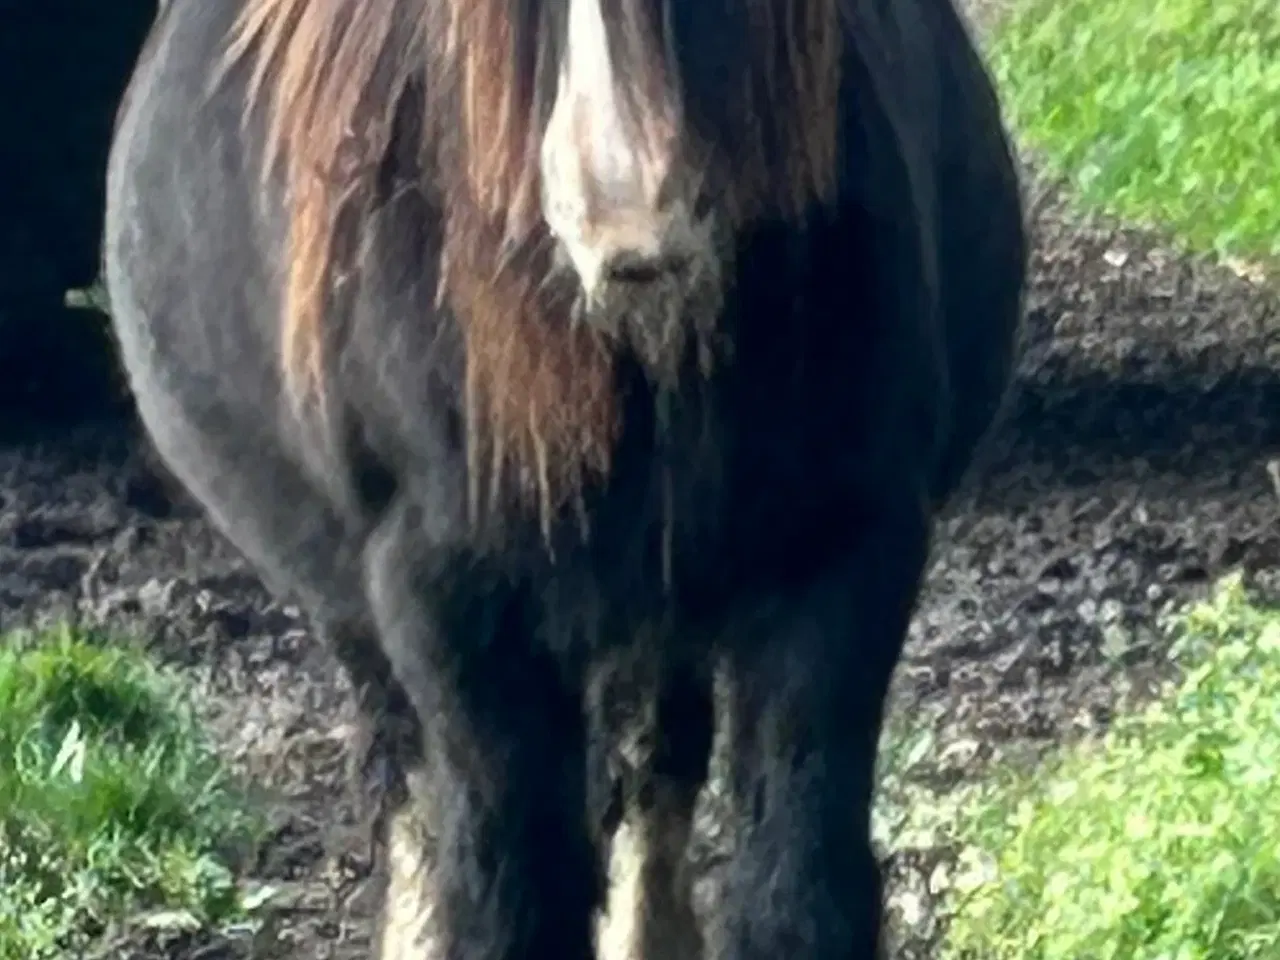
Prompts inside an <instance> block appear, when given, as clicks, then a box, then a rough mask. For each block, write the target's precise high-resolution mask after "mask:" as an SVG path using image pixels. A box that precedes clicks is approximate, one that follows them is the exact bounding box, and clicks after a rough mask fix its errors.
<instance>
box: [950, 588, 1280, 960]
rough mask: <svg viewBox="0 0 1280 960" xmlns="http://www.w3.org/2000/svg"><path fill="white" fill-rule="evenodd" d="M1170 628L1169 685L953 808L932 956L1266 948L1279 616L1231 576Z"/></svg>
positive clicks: (1154, 954)
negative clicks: (947, 901) (951, 883)
mask: <svg viewBox="0 0 1280 960" xmlns="http://www.w3.org/2000/svg"><path fill="white" fill-rule="evenodd" d="M1176 629H1177V632H1178V639H1177V645H1176V647H1175V648H1174V656H1175V657H1176V658H1177V661H1178V663H1179V665H1180V667H1181V668H1182V672H1183V676H1184V679H1183V680H1182V681H1181V682H1180V684H1179V685H1177V686H1176V687H1173V688H1171V689H1170V690H1169V691H1168V695H1167V696H1166V697H1164V698H1162V699H1160V700H1158V701H1157V702H1155V703H1153V704H1151V705H1150V706H1149V707H1147V708H1146V709H1144V710H1142V711H1141V712H1139V713H1136V714H1134V715H1130V716H1125V717H1122V718H1120V719H1119V720H1117V721H1116V722H1115V724H1114V725H1113V727H1112V729H1111V730H1110V731H1109V732H1108V734H1107V735H1106V737H1105V738H1101V739H1099V740H1095V741H1089V742H1087V743H1084V744H1082V745H1079V746H1076V747H1073V748H1071V749H1068V750H1065V751H1063V752H1062V753H1061V754H1060V755H1058V756H1057V757H1056V758H1054V759H1052V760H1050V761H1049V762H1048V763H1046V764H1043V765H1039V766H1037V767H1035V768H1034V769H1031V770H1030V771H1026V770H1015V769H1007V770H1005V771H1003V773H1001V774H1000V775H998V776H996V777H994V778H993V779H991V780H989V781H987V782H986V783H985V784H983V785H982V786H979V787H975V788H973V789H972V790H971V791H970V792H969V793H968V795H967V797H966V799H965V800H964V801H963V802H962V803H960V804H959V808H960V811H961V812H960V817H959V822H958V827H956V832H955V839H956V840H957V841H958V842H959V843H960V844H962V846H963V849H964V851H965V852H964V855H963V857H962V866H963V869H962V870H961V872H960V875H959V879H958V883H957V886H956V890H955V892H954V903H953V906H954V908H955V911H956V912H955V915H954V917H953V918H952V922H951V926H950V939H949V941H948V944H947V951H946V956H948V957H952V958H956V957H966V958H968V957H972V958H981V960H1081V958H1088V960H1254V958H1256V960H1263V958H1274V957H1280V813H1278V811H1280V611H1262V610H1257V609H1254V608H1252V607H1250V606H1249V605H1248V603H1247V602H1246V601H1245V597H1244V592H1243V589H1242V588H1241V586H1240V582H1239V580H1237V579H1233V580H1231V581H1228V582H1227V583H1226V584H1225V585H1224V586H1223V587H1222V588H1221V589H1220V591H1219V592H1218V593H1217V595H1216V596H1215V598H1214V599H1213V600H1212V601H1211V602H1207V603H1204V604H1201V605H1199V606H1197V607H1195V608H1194V609H1192V610H1191V611H1190V612H1189V613H1188V614H1187V615H1186V616H1185V617H1184V618H1183V619H1181V620H1180V622H1179V623H1178V625H1177V628H1176Z"/></svg>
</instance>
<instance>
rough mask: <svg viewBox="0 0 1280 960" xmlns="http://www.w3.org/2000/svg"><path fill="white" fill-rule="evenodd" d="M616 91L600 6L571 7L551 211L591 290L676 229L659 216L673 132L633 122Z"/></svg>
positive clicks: (546, 199)
mask: <svg viewBox="0 0 1280 960" xmlns="http://www.w3.org/2000/svg"><path fill="white" fill-rule="evenodd" d="M617 84H618V78H617V76H616V70H615V66H614V63H613V61H612V59H611V57H610V55H609V43H608V36H607V34H606V32H605V24H604V17H603V12H602V10H601V6H600V0H570V2H569V22H568V36H567V42H566V43H565V47H564V54H563V59H562V61H561V64H560V80H559V87H558V90H557V93H556V101H555V105H554V106H553V107H552V111H551V118H550V120H549V121H548V124H547V130H546V133H545V135H544V137H543V141H542V151H541V160H542V190H543V210H544V216H545V218H546V220H547V224H548V226H549V227H550V228H551V230H552V231H553V232H554V233H555V234H556V235H557V236H558V237H559V238H560V239H561V241H562V242H563V243H564V245H565V248H566V251H567V252H568V254H569V256H570V258H571V259H572V260H573V263H574V266H575V267H576V269H577V271H578V273H579V275H580V277H581V278H582V281H583V285H584V287H585V288H586V289H587V290H588V291H591V290H592V289H593V288H594V287H595V285H596V283H597V281H598V280H599V276H600V271H601V268H602V266H603V264H604V263H605V261H607V260H608V259H609V258H610V257H611V256H613V255H615V254H616V253H618V252H621V251H627V252H634V253H639V254H647V255H656V254H658V253H659V252H660V248H661V246H662V245H663V243H664V242H665V239H666V236H667V233H668V229H667V228H668V225H669V222H670V216H669V214H667V213H664V212H661V211H659V209H658V191H659V190H660V188H661V186H662V182H663V179H664V178H665V176H666V173H667V170H668V168H669V166H670V162H671V149H670V147H671V145H670V136H669V134H666V135H665V136H664V131H666V130H667V129H668V127H667V124H665V123H661V122H654V121H655V120H656V119H657V118H655V117H651V116H642V117H638V118H636V119H637V120H638V121H639V122H628V119H627V117H626V114H625V112H624V104H623V103H622V102H621V101H620V98H619V96H618V87H617ZM652 106H653V105H650V104H642V105H641V110H642V112H645V111H647V110H648V109H649V108H651V107H652ZM664 106H665V105H660V106H659V107H658V110H657V112H658V114H659V115H661V114H662V113H663V112H665V111H664V110H663V107H664Z"/></svg>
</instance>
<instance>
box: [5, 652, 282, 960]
mask: <svg viewBox="0 0 1280 960" xmlns="http://www.w3.org/2000/svg"><path fill="white" fill-rule="evenodd" d="M4 644H5V645H4V647H3V649H0V960H44V958H52V957H63V956H80V955H81V952H82V948H83V945H84V944H85V943H87V942H88V941H89V940H90V939H92V938H93V937H94V936H95V935H97V934H98V933H100V932H101V931H102V930H103V929H105V928H106V927H107V926H108V925H110V924H112V923H113V922H118V921H121V920H128V919H129V918H131V917H138V916H141V915H143V914H148V913H149V914H152V915H156V916H167V917H168V918H169V920H170V922H175V923H186V924H189V925H194V926H199V925H204V924H216V923H218V922H220V921H222V920H226V919H229V918H233V917H235V916H237V915H239V914H240V913H242V912H243V910H244V909H245V908H246V906H248V905H250V904H247V903H246V900H245V898H244V896H243V891H242V890H241V889H240V887H239V886H238V884H237V882H236V877H235V874H234V872H233V866H232V864H233V861H234V857H235V853H236V851H237V850H238V849H239V850H243V849H245V847H246V845H248V844H250V843H251V842H252V840H253V839H254V838H255V837H256V836H257V830H258V829H259V826H260V825H259V823H258V821H256V820H255V819H254V818H253V817H252V816H251V815H250V814H249V813H247V812H246V811H247V809H248V808H247V806H246V804H245V801H244V799H243V798H242V797H241V796H239V794H238V792H237V791H236V789H235V788H234V786H233V785H232V784H231V783H230V782H229V780H228V778H227V776H226V774H225V773H224V771H223V769H222V767H221V765H220V764H219V762H218V759H217V757H216V756H215V755H214V753H213V752H212V750H211V749H210V747H209V746H208V744H207V743H206V742H205V740H204V737H203V736H202V733H201V729H200V726H199V724H198V722H197V720H196V719H195V718H194V716H193V715H192V713H191V711H190V710H189V709H188V707H187V706H186V705H185V704H186V702H187V701H186V700H185V699H184V698H186V697H189V693H188V692H187V691H185V690H184V689H183V688H182V686H181V685H180V684H179V683H178V681H177V680H176V679H174V678H173V677H170V676H168V675H166V674H163V673H161V672H160V671H158V670H157V669H156V668H155V667H153V666H152V665H151V664H150V663H149V662H148V661H147V660H146V658H145V657H144V656H142V655H141V654H140V653H138V652H136V651H134V650H132V649H130V648H128V647H124V646H118V645H107V644H100V643H96V642H91V639H90V638H84V637H81V636H78V635H76V634H75V633H73V632H72V631H70V630H63V631H58V632H55V633H51V634H44V635H40V636H11V637H6V638H4Z"/></svg>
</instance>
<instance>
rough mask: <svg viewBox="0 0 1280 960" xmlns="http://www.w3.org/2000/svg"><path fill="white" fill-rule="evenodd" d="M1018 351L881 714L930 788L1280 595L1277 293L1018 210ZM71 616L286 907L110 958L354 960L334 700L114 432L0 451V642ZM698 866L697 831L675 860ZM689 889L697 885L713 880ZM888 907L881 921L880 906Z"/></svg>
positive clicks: (224, 556)
mask: <svg viewBox="0 0 1280 960" xmlns="http://www.w3.org/2000/svg"><path fill="white" fill-rule="evenodd" d="M1029 199H1030V202H1031V205H1032V216H1033V222H1034V230H1035V238H1036V249H1035V260H1034V267H1033V284H1032V288H1031V294H1030V302H1029V316H1028V328H1027V350H1026V355H1025V358H1024V360H1023V363H1022V366H1021V369H1020V373H1019V379H1018V386H1017V392H1016V395H1015V397H1014V399H1013V401H1012V406H1011V409H1010V412H1009V416H1008V419H1007V421H1006V422H1005V423H1004V424H1003V425H1002V427H1001V429H1000V430H999V431H998V432H997V433H996V435H995V436H994V438H993V442H992V445H991V448H990V450H989V455H988V457H987V460H986V462H985V463H984V464H983V465H982V466H981V468H980V470H979V471H978V472H977V473H976V474H975V476H974V478H973V482H972V484H971V489H970V490H969V491H968V493H967V494H966V496H965V497H964V498H962V500H961V501H959V502H957V503H956V505H955V506H954V507H953V508H952V510H951V512H950V514H949V516H948V517H947V518H946V520H945V522H944V523H943V524H942V526H941V528H940V531H939V539H938V543H937V547H936V551H935V554H936V557H935V561H934V563H933V567H932V572H931V575H930V578H929V582H928V586H927V590H926V594H925V597H924V599H923V602H922V605H921V608H920V612H919V615H918V616H917V618H916V624H915V627H914V631H913V635H912V639H911V643H910V650H909V655H908V657H907V659H906V660H905V662H904V663H903V664H902V666H901V668H900V672H899V678H898V679H899V683H898V689H897V692H896V695H895V703H894V714H895V717H900V718H903V717H910V718H914V719H915V720H916V721H917V725H918V722H919V719H920V718H925V722H927V723H928V724H931V725H932V726H933V728H934V729H933V733H934V735H935V737H936V739H937V742H938V743H939V744H941V743H942V742H954V743H961V744H968V745H969V749H968V750H967V751H966V750H951V751H947V754H946V759H945V760H943V759H935V758H937V757H940V756H941V755H942V751H940V750H939V751H936V752H935V753H934V754H932V755H931V756H930V757H927V758H926V760H925V761H924V766H925V767H929V768H931V770H932V773H933V774H935V775H936V777H937V779H938V780H939V781H945V780H946V779H947V777H949V776H954V775H956V774H957V773H964V772H965V770H966V769H972V765H973V764H975V763H977V762H979V761H980V759H981V756H982V755H983V754H989V753H990V752H991V750H992V749H993V748H994V747H996V746H999V745H1005V746H1014V745H1031V746H1032V747H1035V746H1037V745H1044V744H1052V743H1055V742H1060V741H1062V740H1063V739H1064V738H1066V737H1069V736H1071V735H1073V734H1074V733H1076V732H1080V731H1085V730H1088V729H1091V728H1092V727H1095V726H1096V725H1097V724H1099V723H1104V722H1105V721H1106V719H1107V717H1108V715H1109V712H1110V710H1111V709H1112V707H1113V706H1114V704H1115V702H1116V699H1117V696H1118V695H1119V694H1120V693H1122V692H1124V691H1126V690H1128V689H1130V688H1131V687H1133V686H1134V684H1135V683H1136V684H1137V685H1138V686H1139V687H1141V686H1142V685H1144V684H1147V683H1149V681H1150V680H1151V679H1152V678H1155V677H1159V676H1161V675H1163V674H1164V673H1166V672H1167V665H1166V664H1165V662H1164V648H1163V644H1162V640H1161V639H1160V637H1159V636H1158V634H1157V633H1156V632H1155V631H1154V629H1153V626H1154V624H1155V623H1156V621H1157V618H1158V616H1159V615H1160V614H1161V613H1162V612H1164V611H1165V610H1166V609H1168V607H1169V605H1170V604H1174V603H1182V602H1185V601H1187V600H1190V599H1192V598H1195V597H1197V596H1200V595H1202V594H1203V592H1204V590H1205V589H1206V587H1207V586H1208V584H1209V583H1210V582H1211V580H1212V579H1213V578H1215V577H1217V576H1218V575H1220V574H1221V573H1224V572H1226V571H1227V570H1229V569H1233V568H1243V569H1244V570H1245V571H1246V572H1247V574H1248V576H1249V578H1250V580H1251V582H1252V583H1253V585H1254V586H1255V587H1256V588H1257V589H1258V590H1259V591H1260V592H1261V593H1262V594H1263V595H1264V596H1266V597H1277V596H1280V525H1277V523H1276V521H1277V515H1278V514H1280V498H1278V496H1277V489H1276V485H1275V483H1273V481H1272V479H1271V475H1270V473H1269V471H1268V463H1269V460H1270V458H1271V457H1273V456H1275V455H1277V448H1278V447H1280V317H1277V316H1276V313H1277V306H1278V301H1277V298H1276V296H1275V294H1274V293H1273V292H1271V291H1268V290H1267V289H1265V288H1263V287H1260V286H1257V285H1254V284H1252V283H1250V282H1248V281H1246V280H1244V279H1241V278H1240V277H1238V276H1236V275H1235V274H1234V273H1233V272H1231V271H1230V270H1227V269H1225V268H1222V267H1215V266H1212V265H1208V264H1204V263H1197V262H1192V261H1190V260H1188V259H1186V258H1179V257H1177V256H1174V255H1172V254H1170V253H1169V252H1167V250H1166V249H1164V248H1162V247H1161V246H1160V245H1159V244H1157V243H1156V242H1155V241H1153V240H1152V239H1151V238H1150V237H1148V236H1146V235H1143V234H1139V233H1136V232H1134V231H1128V230H1123V229H1119V228H1116V227H1114V226H1112V225H1108V224H1106V223H1102V222H1100V221H1087V220H1085V219H1084V218H1081V217H1078V216H1075V215H1072V214H1070V213H1068V212H1067V211H1066V209H1065V208H1064V205H1063V203H1062V201H1061V198H1060V197H1059V196H1058V194H1057V193H1056V191H1054V190H1052V189H1048V188H1046V187H1043V186H1036V187H1033V188H1032V189H1031V191H1030V197H1029ZM68 615H74V616H76V617H79V618H81V619H82V620H84V621H86V622H90V623H94V624H106V625H110V626H113V627H115V628H117V629H123V630H127V631H129V632H130V633H132V634H134V635H139V636H142V637H143V638H145V639H146V640H147V641H148V642H149V643H150V644H151V645H152V646H153V647H154V649H155V650H156V651H157V652H158V653H159V654H160V655H161V656H162V657H163V658H164V659H166V660H168V661H169V662H173V663H178V664H181V665H183V666H184V667H185V668H187V669H188V670H189V671H190V672H191V674H192V675H193V676H195V677H196V678H197V679H198V681H199V682H200V683H201V685H202V686H203V687H204V688H205V689H206V690H207V691H208V693H209V698H208V714H209V722H210V724H211V726H212V729H213V730H214V731H215V732H216V733H217V735H218V737H219V740H220V742H221V743H223V744H224V745H225V747H226V750H227V753H228V755H229V756H230V757H232V758H233V759H234V761H235V762H236V763H237V764H238V765H239V766H240V767H241V768H242V769H244V770H245V771H246V772H247V773H249V774H250V775H252V777H253V778H254V780H255V782H256V783H257V784H258V785H259V786H260V787H261V788H262V789H264V790H266V791H269V793H270V795H271V797H272V798H273V803H274V809H275V811H276V812H275V817H276V829H275V831H274V833H273V836H272V838H271V841H270V842H269V843H268V844H267V845H266V847H265V848H264V849H263V851H261V853H260V855H259V856H258V858H257V862H256V864H255V865H254V873H255V875H256V876H257V877H259V878H261V879H263V880H266V881H269V882H271V883H273V884H276V885H278V886H280V887H281V888H282V889H283V891H284V892H285V898H286V902H287V903H288V904H289V907H288V909H286V910H285V911H284V912H283V914H282V915H281V917H280V918H279V920H278V922H273V923H272V924H271V925H270V927H269V928H268V929H267V930H265V931H263V932H262V933H260V934H259V935H258V936H257V937H256V938H250V937H249V936H248V935H247V934H246V935H245V936H243V937H240V936H236V935H229V936H226V937H218V938H214V939H209V938H200V939H194V940H193V939H189V938H185V937H177V938H173V939H165V938H164V937H159V936H149V937H145V938H138V937H137V936H133V935H129V936H122V937H121V938H120V939H112V940H110V941H109V942H108V943H106V944H104V948H103V953H102V956H104V957H111V958H113V960H114V958H120V960H143V958H145V960H157V958H168V960H179V958H180V960H229V958H247V957H251V956H252V957H278V958H298V960H301V958H304V957H305V958H307V960H322V958H357V957H367V956H369V949H370V944H369V930H370V924H369V915H370V911H371V910H372V908H373V907H374V905H375V904H376V897H377V887H378V879H377V878H376V877H374V876H372V875H371V874H370V870H369V864H368V857H367V837H366V831H365V828H364V821H365V814H366V812H367V811H366V806H367V805H366V804H365V803H364V802H363V801H362V798H361V796H360V795H359V791H357V790H355V789H353V788H349V787H348V786H347V785H346V784H347V783H348V782H349V781H348V778H347V776H346V770H347V764H348V758H347V754H346V749H345V742H346V737H347V735H348V734H349V733H350V730H351V724H352V721H353V714H352V708H351V704H350V701H349V699H348V692H347V690H346V688H345V686H344V685H343V684H342V683H341V682H340V681H339V680H338V679H337V677H336V675H335V671H334V669H333V667H332V665H331V664H330V663H329V661H328V660H327V658H326V657H325V656H324V654H323V653H322V652H321V651H319V649H318V648H317V646H316V645H315V644H314V642H313V640H312V638H311V637H310V635H309V634H308V633H307V630H306V628H305V625H304V624H303V623H302V622H301V621H300V619H299V616H298V612H297V611H296V610H292V609H289V608H287V607H284V606H281V605H280V604H278V603H275V602H273V601H272V600H271V599H270V598H269V597H268V595H267V594H266V593H265V592H264V591H263V590H262V588H261V587H260V586H259V585H258V583H257V581H256V579H255V578H254V576H253V575H252V574H251V573H250V572H249V571H248V570H247V569H246V568H245V567H244V565H243V564H242V563H241V562H240V561H239V560H238V559H237V558H236V556H235V554H234V553H233V552H232V551H231V550H229V549H228V548H227V547H226V546H225V545H224V544H223V543H222V542H221V541H220V540H219V538H218V537H217V536H216V535H214V534H213V533H211V532H210V530H209V529H208V527H207V526H206V525H205V524H204V523H203V522H202V521H201V520H200V519H199V518H198V516H197V515H196V514H195V513H194V512H193V511H192V510H191V509H190V508H189V507H188V506H184V505H182V504H176V503H174V502H173V501H172V500H170V499H169V498H168V497H167V496H166V495H165V492H164V490H163V489H162V487H161V486H160V485H159V484H158V483H157V482H156V481H155V480H154V479H152V478H151V476H150V475H149V473H148V472H147V469H146V465H145V462H144V460H143V458H142V456H141V454H140V452H139V446H138V444H137V441H136V438H135V437H134V436H132V435H130V434H129V433H128V432H127V431H124V430H116V429H112V430H106V429H97V430H83V431H80V432H78V433H75V434H71V435H64V436H52V435H45V436H43V437H40V438H37V439H35V440H30V439H29V440H28V441H26V442H14V443H12V444H10V445H8V446H5V447H4V448H3V449H0V629H8V628H10V627H13V626H18V625H26V624H32V623H39V622H41V621H44V620H47V619H61V618H65V617H66V616H68ZM716 846H717V842H716V839H715V837H714V829H713V828H711V827H708V828H707V835H706V836H704V837H703V838H702V842H701V844H700V849H701V850H702V855H704V856H705V857H706V858H707V862H708V863H709V864H710V863H711V862H712V861H713V860H714V850H715V848H716ZM890 861H891V862H890V874H891V877H892V878H893V881H892V885H893V895H894V897H895V898H896V897H898V895H899V894H902V893H903V892H908V893H910V896H911V901H910V902H911V909H910V910H901V909H895V911H894V915H895V917H896V918H897V923H896V930H895V939H896V941H897V948H896V950H895V954H896V955H897V956H899V957H902V958H908V960H914V958H924V957H928V956H930V955H931V953H930V950H931V945H932V944H934V943H936V938H937V936H938V932H939V926H938V923H937V919H938V903H936V902H935V900H934V898H933V896H932V894H931V893H930V884H929V882H928V877H929V874H930V871H931V870H932V869H933V858H932V856H931V851H929V850H908V851H900V852H897V853H895V854H893V855H892V856H891V857H890ZM712 872H714V871H712ZM894 902H895V903H899V900H897V899H895V900H894Z"/></svg>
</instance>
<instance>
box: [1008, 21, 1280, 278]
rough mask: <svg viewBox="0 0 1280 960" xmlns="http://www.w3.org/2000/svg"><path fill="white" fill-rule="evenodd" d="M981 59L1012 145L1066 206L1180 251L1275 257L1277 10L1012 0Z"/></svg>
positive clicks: (1279, 196)
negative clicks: (1052, 178) (1051, 182)
mask: <svg viewBox="0 0 1280 960" xmlns="http://www.w3.org/2000/svg"><path fill="white" fill-rule="evenodd" d="M988 53H989V56H990V61H991V64H992V67H993V69H994V72H995V74H996V77H997V80H998V83H999V86H1000V89H1001V95H1002V97H1003V100H1004V103H1005V105H1006V108H1007V110H1008V112H1009V114H1010V116H1011V119H1012V120H1013V123H1014V126H1015V128H1016V129H1017V130H1018V132H1019V134H1020V136H1021V137H1022V139H1024V140H1025V141H1026V142H1028V143H1029V144H1031V145H1033V146H1035V147H1037V148H1039V150H1040V152H1041V153H1042V154H1043V155H1044V158H1045V160H1046V161H1047V163H1048V164H1049V166H1050V167H1051V168H1052V172H1053V173H1056V174H1060V175H1064V176H1066V177H1067V178H1068V179H1069V180H1070V182H1071V183H1072V184H1073V186H1074V188H1075V191H1076V193H1077V194H1078V197H1079V199H1081V200H1083V201H1085V202H1086V203H1089V204H1093V205H1096V206H1098V207H1101V208H1103V209H1105V210H1107V211H1108V212H1110V213H1113V214H1115V215H1118V216H1120V217H1122V218H1125V219H1127V220H1129V221H1131V222H1136V223H1140V224H1144V225H1150V226H1156V227H1159V228H1162V229H1165V230H1167V231H1168V232H1169V234H1170V235H1172V236H1173V237H1175V238H1177V239H1178V240H1179V241H1183V242H1185V244H1186V245H1187V247H1188V248H1190V249H1193V250H1199V251H1215V252H1216V253H1218V254H1220V255H1225V256H1232V257H1235V258H1238V259H1245V260H1261V261H1264V262H1272V261H1273V258H1275V257H1276V255H1277V254H1280V231H1277V230H1276V226H1275V225H1276V212H1277V211H1278V210H1280V164H1277V163H1276V162H1275V150H1276V144H1277V143H1280V5H1278V4H1276V3H1275V2H1274V0H1108V2H1097V0H1017V2H1016V3H1014V4H1013V5H1012V9H1011V12H1010V13H1009V14H1008V16H1007V17H1006V18H1005V19H1004V21H1003V22H1002V23H1001V24H1000V25H998V26H997V27H996V28H995V29H994V32H993V35H992V37H991V42H990V44H989V47H988Z"/></svg>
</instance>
